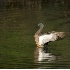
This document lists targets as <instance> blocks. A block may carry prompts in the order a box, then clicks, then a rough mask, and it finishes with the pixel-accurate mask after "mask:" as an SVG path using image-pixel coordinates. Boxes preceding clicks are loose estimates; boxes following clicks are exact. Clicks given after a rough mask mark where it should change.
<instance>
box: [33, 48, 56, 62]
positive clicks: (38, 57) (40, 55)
mask: <svg viewBox="0 0 70 70" xmlns="http://www.w3.org/2000/svg"><path fill="white" fill-rule="evenodd" d="M34 54H35V62H41V61H44V60H45V59H47V60H48V61H52V60H55V59H56V58H55V56H54V55H52V54H51V53H45V51H44V50H43V47H37V48H36V51H35V53H34Z"/></svg>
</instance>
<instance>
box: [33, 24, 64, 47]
mask: <svg viewBox="0 0 70 70" xmlns="http://www.w3.org/2000/svg"><path fill="white" fill-rule="evenodd" d="M38 26H39V27H40V29H39V30H38V31H37V32H36V33H35V35H34V38H35V42H36V45H37V47H44V44H45V43H48V42H50V41H56V40H57V39H59V38H63V37H64V36H65V32H55V31H52V32H48V33H49V34H48V33H45V34H43V35H42V34H41V32H42V29H43V27H44V25H43V24H42V23H39V24H38Z"/></svg>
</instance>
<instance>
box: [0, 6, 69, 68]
mask: <svg viewBox="0 0 70 70" xmlns="http://www.w3.org/2000/svg"><path fill="white" fill-rule="evenodd" d="M69 12H70V10H69V9H68V10H65V12H64V9H61V8H56V7H54V8H43V9H29V8H27V9H22V10H19V9H13V10H4V11H2V12H0V68H70V42H69V41H70V36H69V35H70V34H68V35H67V36H66V38H64V39H63V40H60V41H55V42H51V43H49V46H48V47H49V52H50V53H52V54H54V55H55V56H60V59H57V60H55V61H53V62H50V63H34V60H35V59H34V51H35V47H36V44H35V42H34V33H35V32H36V31H37V30H38V28H37V24H38V23H40V22H42V23H43V24H44V25H45V27H44V29H43V32H48V31H64V32H69V31H70V13H69Z"/></svg>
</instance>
